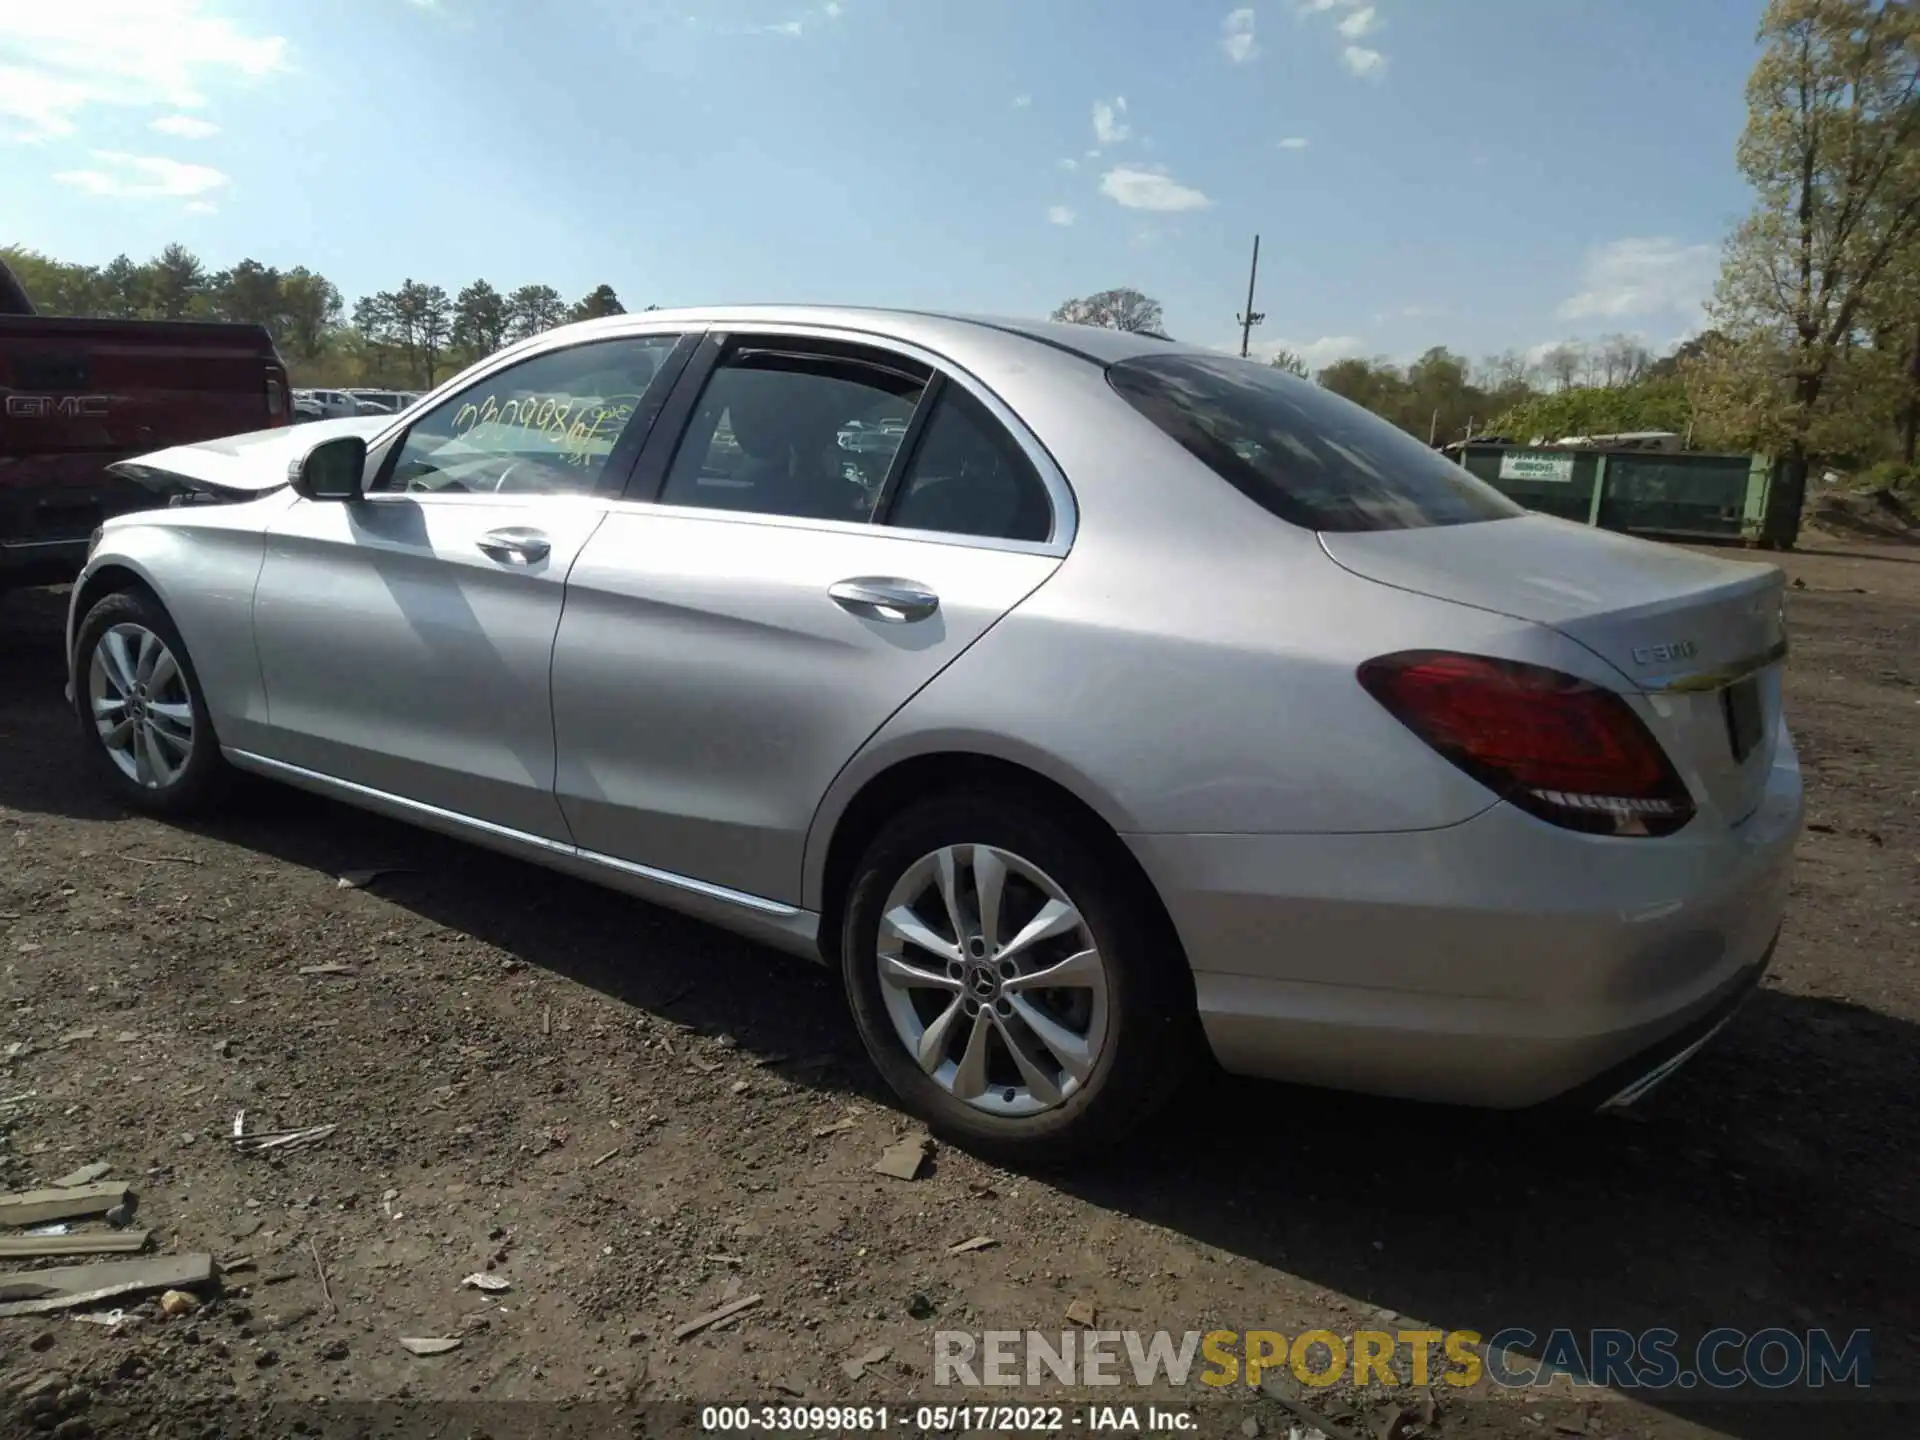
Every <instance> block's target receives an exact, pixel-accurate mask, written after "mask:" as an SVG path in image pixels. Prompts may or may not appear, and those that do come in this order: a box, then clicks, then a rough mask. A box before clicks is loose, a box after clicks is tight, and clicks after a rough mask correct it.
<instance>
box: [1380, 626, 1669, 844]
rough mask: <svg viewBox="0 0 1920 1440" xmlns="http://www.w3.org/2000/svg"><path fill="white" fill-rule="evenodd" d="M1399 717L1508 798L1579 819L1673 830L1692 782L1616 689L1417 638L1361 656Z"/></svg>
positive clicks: (1604, 825) (1618, 830)
mask: <svg viewBox="0 0 1920 1440" xmlns="http://www.w3.org/2000/svg"><path fill="white" fill-rule="evenodd" d="M1360 683H1361V684H1362V685H1364V686H1365V687H1366V689H1367V693H1368V694H1370V695H1372V696H1373V698H1374V699H1376V700H1378V701H1379V702H1380V703H1381V704H1382V705H1384V706H1386V708H1387V709H1388V711H1389V712H1391V713H1392V715H1393V717H1394V718H1395V719H1397V720H1398V721H1400V723H1401V724H1403V725H1405V726H1406V727H1407V728H1408V729H1409V730H1411V731H1413V733H1414V734H1416V735H1418V736H1419V737H1420V738H1421V739H1422V740H1424V741H1426V742H1427V744H1429V745H1431V746H1432V747H1433V748H1434V749H1435V750H1437V751H1439V752H1440V754H1441V755H1443V756H1445V757H1446V758H1447V759H1448V760H1450V761H1452V762H1453V763H1454V764H1455V765H1457V766H1459V767H1460V768H1461V769H1462V770H1464V771H1466V772H1467V774H1469V775H1471V776H1473V778H1474V779H1476V780H1478V781H1479V782H1480V783H1481V784H1483V785H1485V786H1486V787H1487V788H1488V789H1490V790H1492V791H1493V792H1494V793H1495V794H1497V795H1499V796H1500V797H1501V798H1502V799H1504V800H1507V801H1509V802H1511V803H1512V804H1514V805H1517V806H1518V807H1519V808H1520V809H1522V810H1525V811H1527V812H1528V813H1529V814H1531V815H1537V816H1539V817H1540V818H1541V819H1542V820H1548V821H1551V822H1552V823H1553V824H1555V825H1561V826H1564V827H1566V828H1567V829H1569V830H1583V831H1586V832H1588V833H1589V834H1596V835H1670V834H1672V833H1673V832H1674V831H1675V830H1678V829H1679V828H1680V827H1681V826H1682V825H1685V824H1686V823H1687V822H1688V821H1689V820H1691V819H1692V818H1693V799H1692V797H1691V796H1689V795H1688V794H1687V787H1686V783H1685V782H1684V781H1682V780H1681V778H1680V776H1679V773H1678V772H1677V771H1676V770H1675V769H1674V768H1673V762H1672V761H1670V760H1668V759H1667V756H1666V752H1665V751H1663V750H1662V749H1661V748H1660V742H1659V741H1657V740H1655V739H1654V738H1653V735H1652V734H1651V733H1650V732H1649V731H1648V729H1647V727H1646V726H1645V725H1644V724H1643V723H1642V722H1641V720H1640V717H1639V716H1638V715H1636V714H1634V713H1633V710H1632V708H1631V707H1630V706H1628V704H1627V702H1626V701H1625V700H1624V699H1622V698H1621V697H1620V696H1619V695H1617V694H1615V693H1614V692H1613V691H1611V690H1608V689H1605V688H1604V687H1602V686H1598V685H1590V684H1588V683H1587V682H1586V681H1584V680H1581V679H1578V678H1577V677H1575V676H1572V675H1565V674H1562V673H1561V672H1560V671H1558V670H1548V669H1545V668H1543V667H1541V666H1538V665H1523V664H1520V663H1519V662H1517V661H1513V660H1492V659H1488V658H1487V657H1485V656H1481V655H1456V654H1452V653H1450V652H1448V651H1445V650H1410V651H1406V652H1403V653H1402V654H1398V655H1384V656H1382V657H1381V658H1379V659H1378V660H1369V661H1368V662H1367V663H1366V664H1364V665H1362V666H1361V667H1360Z"/></svg>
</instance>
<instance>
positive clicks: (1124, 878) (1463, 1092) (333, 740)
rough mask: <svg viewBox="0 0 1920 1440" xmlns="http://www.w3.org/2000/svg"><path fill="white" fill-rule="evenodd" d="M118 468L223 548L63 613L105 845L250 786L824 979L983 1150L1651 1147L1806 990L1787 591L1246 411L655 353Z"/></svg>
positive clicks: (1235, 376) (1256, 397) (558, 361)
mask: <svg viewBox="0 0 1920 1440" xmlns="http://www.w3.org/2000/svg"><path fill="white" fill-rule="evenodd" d="M890 422H892V423H890ZM849 426H857V427H858V429H859V430H860V431H861V432H863V433H868V434H872V435H882V434H885V435H890V436H891V437H892V440H893V442H894V443H893V448H892V450H891V453H890V454H882V455H875V454H868V453H862V454H861V455H860V456H859V457H855V456H853V455H852V454H851V453H850V452H849V451H848V450H847V449H846V448H845V447H844V446H843V445H842V444H841V443H840V441H839V437H840V436H841V435H842V434H843V433H847V432H848V427H849ZM856 459H857V462H858V463H856ZM123 469H124V471H125V473H128V474H130V475H132V476H134V477H136V478H140V479H144V480H146V481H147V482H149V483H150V484H152V485H154V486H156V487H158V488H162V489H166V488H169V487H170V488H172V489H174V490H175V491H177V492H180V493H178V494H177V495H176V498H177V499H179V500H182V501H185V500H195V501H201V502H205V501H216V502H225V503H179V504H174V505H171V506H169V507H168V508H164V509H154V510H151V511H149V512H146V513H142V514H135V515H128V516H122V517H120V518H118V519H115V520H112V521H110V522H108V524H107V525H106V526H105V527H103V530H102V531H101V533H100V534H99V535H98V536H97V537H96V541H95V544H94V547H93V553H92V556H91V559H90V560H89V561H88V564H87V567H86V570H85V572H84V574H83V575H82V577H81V579H80V580H79V582H78V583H77V584H76V585H75V586H74V589H73V599H72V614H71V618H70V621H69V635H68V641H69V643H68V650H69V656H70V674H71V693H72V697H73V703H74V708H75V711H76V714H77V717H78V719H79V721H80V725H81V728H82V730H83V732H84V735H85V737H86V744H87V746H88V748H89V750H90V753H91V756H92V760H93V762H95V764H96V768H97V769H98V771H99V773H100V775H101V776H102V777H103V779H104V780H105V782H106V783H107V784H109V785H110V786H111V787H113V789H114V790H115V791H116V792H117V793H118V794H119V795H120V796H121V797H123V798H124V799H125V800H126V801H127V802H128V803H130V804H132V805H135V806H138V807H141V808H143V809H146V810H149V811H152V812H157V813H161V814H170V813H176V812H180V811H183V810H185V809H187V808H188V807H190V806H199V805H203V804H206V803H209V802H211V801H213V800H214V799H215V797H216V796H217V795H218V793H219V791H220V788H221V782H222V781H223V780H224V779H225V778H227V776H228V775H229V774H230V772H231V771H234V770H240V771H249V772H252V773H254V774H256V775H263V776H267V777H270V778H272V779H276V780H282V781H286V782H289V783H291V784H294V785H299V786H304V787H306V788H308V789H311V790H315V791H319V792H320V793H322V794H325V795H331V796H334V797H336V798H338V799H340V800H344V801H346V802H347V803H349V804H353V805H359V806H365V807H366V808H368V809H372V810H377V811H381V812H383V813H386V814H388V815H393V816H398V817H400V818H402V819H406V820H410V821H415V822H417V823H419V824H421V825H425V826H430V827H432V828H435V829H438V830H443V831H446V832H449V833H451V834H455V835H460V836H465V837H467V838H469V839H471V840H473V841H475V842H476V843H479V844H482V845H488V846H493V847H495V848H498V849H501V850H504V851H507V852H509V853H511V854H514V855H518V856H522V857H525V858H526V859H529V860H532V861H534V862H536V863H539V864H544V865H550V866H553V867H555V868H558V869H561V870H565V871H569V872H572V873H574V874H577V875H583V876H586V877H588V878H590V879H593V880H596V881H600V882H602V883H604V884H607V885H611V886H614V887H617V888H619V889H622V890H626V891H630V892H632V893H633V894H635V895H639V896H643V897H645V898H646V899H648V900H652V901H657V902H659V903H661V904H664V905H669V906H672V907H675V908H677V909H680V910H684V911H687V912H690V913H692V914H695V915H699V916H703V917H706V918H707V919H710V920H713V921H716V922H718V923H720V924H723V925H727V926H730V927H732V928H734V929H736V930H739V931H741V932H743V933H745V934H747V935H750V936H754V937H757V938H759V939H761V940H764V941H767V942H769V943H771V944H773V945H775V946H778V947H781V948H784V949H787V950H791V951H793V952H795V953H797V954H800V955H804V956H808V957H811V958H813V959H816V960H821V961H824V962H826V963H827V964H829V965H831V966H833V967H834V968H835V969H836V970H837V971H838V973H839V974H840V976H841V977H842V979H843V980H844V982H845V989H846V993H847V997H848V1000H849V1003H850V1006H851V1009H852V1013H853V1018H854V1021H855V1023H856V1024H857V1026H858V1028H859V1031H860V1034H861V1036H862V1038H863V1039H864V1041H865V1043H866V1046H867V1048H868V1050H869V1051H870V1052H871V1054H872V1056H873V1059H874V1062H875V1064H876V1065H877V1066H878V1067H879V1069H880V1071H881V1073H882V1074H883V1075H884V1076H885V1078H886V1079H887V1081H888V1082H889V1083H890V1084H891V1085H892V1086H893V1088H894V1089H895V1090H896V1091H898V1093H899V1095H900V1097H901V1099H902V1100H903V1101H904V1102H905V1104H906V1105H907V1106H908V1107H909V1108H910V1109H912V1110H913V1111H915V1112H916V1113H918V1114H919V1115H921V1116H923V1117H924V1118H925V1119H926V1120H927V1121H928V1122H929V1123H930V1124H931V1125H933V1126H934V1127H935V1128H936V1129H937V1130H939V1131H941V1132H942V1133H944V1134H946V1135H948V1136H950V1137H953V1138H956V1139H958V1140H960V1141H962V1142H965V1143H970V1144H973V1145H975V1146H979V1147H984V1148H987V1149H990V1150H997V1151H999V1152H1000V1153H1003V1154H1014V1155H1022V1156H1025V1157H1027V1158H1040V1159H1044V1158H1048V1157H1052V1156H1056V1155H1061V1154H1064V1153H1067V1152H1069V1151H1073V1150H1079V1149H1084V1148H1085V1147H1087V1146H1089V1145H1098V1144H1100V1143H1102V1142H1105V1141H1108V1140H1110V1139H1112V1138H1113V1137H1115V1136H1117V1135H1118V1134H1120V1133H1121V1132H1122V1131H1123V1130H1125V1129H1126V1128H1127V1127H1129V1126H1131V1125H1133V1124H1135V1123H1137V1122H1139V1121H1140V1120H1141V1119H1142V1118H1143V1117H1145V1116H1146V1115H1148V1114H1149V1113H1150V1112H1151V1111H1152V1110H1153V1109H1154V1108H1155V1107H1156V1106H1157V1105H1159V1104H1160V1103H1162V1102H1164V1101H1166V1100H1167V1099H1168V1098H1169V1097H1170V1096H1171V1095H1172V1094H1173V1093H1174V1092H1175V1089H1176V1087H1177V1084H1178V1081H1179V1080H1180V1078H1181V1075H1182V1072H1183V1071H1184V1070H1185V1069H1186V1068H1187V1066H1188V1065H1189V1063H1190V1062H1192V1061H1194V1060H1195V1059H1196V1058H1199V1057H1204V1056H1206V1055H1207V1054H1209V1053H1210V1054H1211V1055H1212V1056H1213V1057H1214V1058H1215V1059H1217V1060H1218V1061H1219V1063H1220V1064H1222V1065H1223V1066H1224V1067H1225V1068H1226V1069H1228V1070H1230V1071H1235V1072H1240V1073H1244V1074H1250V1075H1260V1076H1270V1077H1277V1078H1281V1079H1286V1080H1292V1081H1304V1082H1310V1083H1313V1084H1319V1085H1329V1086H1337V1087H1343V1088H1349V1089H1356V1090H1366V1091H1374V1092H1379V1093H1384V1094H1390V1095H1398V1096H1407V1097H1416V1098H1422V1099H1429V1100H1443V1101H1453V1102H1465V1103H1471V1104H1480V1105H1487V1106H1497V1107H1518V1106H1526V1105H1532V1104H1535V1103H1537V1102H1544V1101H1548V1100H1558V1099H1569V1100H1573V1101H1575V1102H1577V1103H1581V1104H1586V1105H1590V1106H1595V1107H1600V1106H1607V1105H1619V1104H1624V1103H1628V1102H1630V1101H1632V1100H1633V1099H1635V1098H1637V1097H1638V1096H1639V1095H1640V1094H1642V1093H1644V1092H1645V1091H1646V1089H1647V1088H1649V1087H1650V1086H1651V1085H1652V1084H1653V1083H1655V1082H1656V1081H1657V1080H1659V1079H1661V1078H1663V1077H1664V1076H1665V1075H1666V1074H1668V1073H1670V1072H1671V1071H1672V1070H1673V1069H1674V1068H1675V1067H1676V1066H1677V1065H1678V1064H1679V1063H1681V1062H1682V1061H1683V1060H1684V1059H1686V1057H1687V1056H1689V1055H1690V1054H1692V1053H1693V1052H1694V1051H1695V1050H1697V1049H1698V1048H1699V1047H1700V1045H1701V1044H1702V1043H1704V1042H1705V1041H1706V1039H1707V1038H1708V1037H1709V1036H1711V1035H1712V1034H1713V1033H1714V1031H1715V1030H1717V1029H1718V1028H1719V1027H1720V1026H1722V1025H1723V1024H1725V1023H1726V1021H1727V1019H1728V1017H1729V1016H1730V1015H1731V1014H1732V1013H1733V1011H1734V1009H1735V1007H1736V1006H1737V1005H1738V1004H1739V1002H1740V1001H1741V1000H1742V999H1743V998H1744V997H1745V996H1746V994H1747V993H1748V992H1749V991H1751V989H1752V988H1753V987H1754V985H1755V984H1756V982H1757V981H1758V980H1759V978H1760V975H1761V973H1762V972H1763V970H1764V969H1765V967H1766V965H1767V963H1768V961H1769V959H1770V957H1771V954H1772V950H1773V945H1774V940H1775V936H1776V933H1777V931H1778V929H1779V925H1780V918H1781V910H1782V905H1783V902H1784V900H1785V897H1786V893H1787V884H1788V869H1789V865H1790V861H1791V855H1792V851H1793V846H1794V841H1795V838H1796V835H1797V833H1798V830H1799V827H1800V823H1801V816H1802V799H1801V783H1800V773H1799V768H1798V764H1797V762H1796V760H1795V756H1794V750H1793V745H1792V742H1791V741H1790V740H1789V738H1788V735H1787V730H1786V727H1785V725H1784V723H1783V721H1782V718H1781V698H1780V689H1781V686H1780V681H1781V673H1780V672H1781V663H1782V659H1783V657H1784V655H1785V653H1786V641H1785V635H1784V628H1783V616H1782V588H1781V576H1780V572H1779V571H1778V570H1777V569H1775V568H1774V567H1771V566H1765V565H1755V564H1749V563H1735V562H1733V561H1728V560H1717V559H1708V558H1704V557H1702V556H1699V555H1696V554H1692V553H1689V552H1686V551H1681V550H1677V549H1669V548H1664V547H1661V546H1656V545H1653V544H1648V543H1644V542H1641V541H1638V540H1631V539H1626V538H1623V537H1621V536H1618V535H1612V534H1607V533H1603V532H1600V531H1596V530H1593V529H1589V528H1586V527H1583V526H1579V525H1572V524H1567V523H1564V522H1561V521H1558V520H1553V519H1548V518H1545V517H1542V516H1538V515H1531V514H1527V513H1525V512H1523V511H1521V510H1519V509H1518V508H1516V507H1515V506H1514V505H1513V504H1511V503H1510V502H1508V501H1507V500H1506V499H1504V498H1503V497H1502V496H1500V495H1499V494H1498V493H1496V492H1495V491H1493V490H1492V489H1490V488H1488V487H1487V486H1485V485H1483V484H1481V483H1480V482H1479V481H1477V480H1475V479H1473V478H1472V477H1471V476H1469V475H1468V474H1467V473H1466V472H1465V471H1464V470H1462V469H1460V468H1459V467H1458V466H1457V465H1454V464H1453V463H1451V462H1449V461H1448V460H1446V459H1444V458H1443V457H1441V456H1440V455H1437V454H1435V453H1434V452H1432V451H1430V450H1428V449H1427V448H1426V447H1425V446H1423V445H1421V444H1419V443H1418V442H1417V441H1415V440H1413V439H1411V438H1409V437H1408V436H1407V435H1405V434H1403V433H1402V432H1401V431H1400V430H1398V429H1396V428H1394V427H1393V426H1392V425H1389V424H1388V423H1386V422H1385V421H1383V420H1379V419H1377V418H1375V417H1374V416H1372V415H1370V414H1368V413H1367V412H1366V411H1364V410H1361V409H1359V408H1358V407H1356V406H1354V405H1351V404H1349V403H1348V402H1346V401H1345V400H1342V399H1340V398H1339V397H1337V396H1335V395H1332V394H1330V393H1328V392H1327V391H1325V390H1322V389H1320V388H1318V387H1317V386H1315V385H1313V384H1311V383H1309V382H1307V381H1303V380H1299V379H1296V378H1294V377H1293V376H1291V375H1288V374H1285V373H1282V372H1281V371H1279V370H1276V369H1273V368H1270V367H1266V366H1261V365H1257V364H1253V363H1250V362H1247V361H1243V360H1237V359H1231V358H1228V357H1226V356H1224V355H1221V354H1218V353H1216V352H1212V351H1208V350H1202V349H1196V348H1192V347H1188V346H1183V345H1179V344H1175V343H1172V342H1169V341H1166V340H1163V339H1161V338H1159V337H1154V336H1142V335H1128V334H1122V333H1116V332H1112V331H1105V330H1096V329H1088V328H1083V327H1078V326H1065V325H1049V324H1038V323H1028V322H1021V321H993V320H978V319H962V318H953V317H946V316H937V315H927V314H913V313H898V312H886V311H879V310H861V309H807V308H798V307H761V308H741V309H711V310H686V311H678V312H675V311H654V312H650V313H647V314H644V315H625V316H617V317H613V318H610V319H605V320H596V321H589V322H586V323H584V324H579V325H573V326H569V327H567V328H565V329H561V330H556V331H552V332H550V333H548V334H545V335H541V336H539V337H536V338H534V339H531V340H528V341H525V342H523V343H521V344H518V345H515V346H513V347H511V348H509V349H507V350H504V351H502V352H500V353H499V354H497V355H494V356H492V357H490V358H489V359H487V360H485V361H482V362H481V363H480V364H478V365H476V366H474V367H473V368H472V369H470V370H468V371H466V372H465V373H464V374H462V375H460V376H458V377H456V378H455V379H453V380H451V381H449V382H447V383H446V384H444V385H442V386H441V387H440V388H439V389H438V390H436V391H434V392H433V393H432V394H430V395H427V396H425V397H424V398H422V399H421V400H419V401H417V402H416V403H414V404H413V405H411V406H410V407H408V408H407V409H406V410H404V411H403V412H402V413H400V414H398V415H393V416H382V417H365V418H360V419H346V420H334V421H322V422H319V423H316V424H310V425H305V426H301V427H299V428H297V429H280V430H273V431H267V432H263V433H259V434H251V435H242V436H238V437H235V438H232V439H228V440H221V441H215V442H212V443H209V444H204V445H197V446H186V447H181V448H178V449H173V450H167V451H162V452H159V453H157V454H153V455H149V456H146V457H144V458H143V459H141V460H139V461H137V462H131V463H129V464H127V465H126V466H124V467H123ZM188 491H191V492H193V493H191V494H188V493H185V492H188Z"/></svg>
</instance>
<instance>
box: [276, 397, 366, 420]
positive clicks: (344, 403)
mask: <svg viewBox="0 0 1920 1440" xmlns="http://www.w3.org/2000/svg"><path fill="white" fill-rule="evenodd" d="M294 398H295V399H297V400H306V401H308V402H309V404H310V405H312V406H315V407H317V408H318V410H319V412H320V418H321V419H323V420H345V419H349V418H351V417H353V416H355V415H363V414H365V413H366V412H365V411H364V410H362V409H361V408H360V402H359V401H358V400H356V399H354V398H353V396H352V395H350V394H348V393H347V392H346V391H345V390H300V391H297V392H296V393H295V396H294Z"/></svg>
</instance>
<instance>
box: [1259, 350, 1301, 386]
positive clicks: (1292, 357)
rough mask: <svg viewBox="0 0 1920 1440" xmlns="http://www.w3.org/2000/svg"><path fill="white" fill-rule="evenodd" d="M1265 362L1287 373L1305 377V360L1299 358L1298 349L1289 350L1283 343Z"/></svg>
mask: <svg viewBox="0 0 1920 1440" xmlns="http://www.w3.org/2000/svg"><path fill="white" fill-rule="evenodd" d="M1267 363H1268V364H1269V365H1271V366H1273V368H1274V369H1276V370H1284V371H1286V372H1287V373H1288V374H1289V375H1298V376H1299V377H1300V378H1301V379H1303V380H1304V379H1306V378H1307V362H1306V361H1304V360H1302V359H1301V358H1300V352H1299V351H1298V350H1289V349H1287V348H1286V347H1285V346H1284V345H1283V346H1281V347H1280V348H1279V349H1278V350H1276V351H1274V352H1273V358H1272V359H1271V360H1269V361H1268V362H1267Z"/></svg>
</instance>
